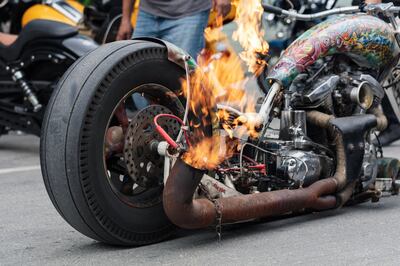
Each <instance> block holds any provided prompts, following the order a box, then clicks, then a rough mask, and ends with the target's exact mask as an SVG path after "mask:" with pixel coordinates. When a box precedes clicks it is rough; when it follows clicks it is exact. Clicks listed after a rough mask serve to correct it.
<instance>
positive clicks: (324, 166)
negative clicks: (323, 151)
mask: <svg viewBox="0 0 400 266" xmlns="http://www.w3.org/2000/svg"><path fill="white" fill-rule="evenodd" d="M277 170H278V173H281V175H282V176H283V177H286V178H288V179H290V180H292V181H294V184H295V186H299V187H302V186H309V185H311V184H312V183H314V182H316V181H317V180H319V179H321V178H324V177H329V175H330V174H331V173H332V172H333V171H334V162H333V160H332V159H331V158H329V157H328V156H325V155H320V154H316V153H314V152H312V151H302V150H286V151H283V152H282V153H281V154H280V155H279V156H278V165H277Z"/></svg>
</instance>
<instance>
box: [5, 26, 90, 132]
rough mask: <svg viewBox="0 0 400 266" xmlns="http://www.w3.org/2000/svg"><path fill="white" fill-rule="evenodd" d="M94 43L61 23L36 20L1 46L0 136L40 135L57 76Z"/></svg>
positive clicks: (58, 77) (74, 29)
mask: <svg viewBox="0 0 400 266" xmlns="http://www.w3.org/2000/svg"><path fill="white" fill-rule="evenodd" d="M96 47H97V44H96V43H95V42H94V41H93V40H91V39H90V38H87V37H85V36H82V35H80V34H78V31H77V29H76V28H74V27H71V26H68V25H66V24H63V23H58V22H53V21H47V20H35V21H32V22H30V23H29V24H28V25H27V26H26V27H25V28H23V29H22V31H21V32H20V34H19V36H18V38H17V40H16V41H15V42H14V43H12V44H11V45H9V46H5V45H1V44H0V135H1V134H6V133H7V132H8V131H9V130H21V131H23V132H25V133H29V134H34V135H38V136H39V135H40V128H41V124H42V119H43V114H44V111H45V107H46V105H47V103H48V101H49V99H50V96H51V94H52V92H53V90H54V88H55V87H56V85H57V82H58V80H59V79H60V77H61V76H62V75H63V74H64V73H65V72H66V71H67V69H68V68H69V67H70V66H71V65H72V64H73V63H74V62H75V61H77V59H78V58H79V57H81V56H83V55H84V54H86V53H88V52H89V51H91V50H93V49H95V48H96Z"/></svg>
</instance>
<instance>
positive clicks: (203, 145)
mask: <svg viewBox="0 0 400 266" xmlns="http://www.w3.org/2000/svg"><path fill="white" fill-rule="evenodd" d="M264 9H265V10H266V11H268V12H273V13H275V14H277V15H281V16H288V17H294V18H296V19H297V20H311V19H316V18H325V17H328V16H330V15H339V16H335V17H333V18H331V19H327V20H325V21H324V22H322V23H320V24H318V25H316V26H315V27H313V28H311V29H310V30H308V31H306V32H305V33H304V34H303V35H301V36H300V37H299V38H298V39H297V40H296V41H295V42H293V43H292V45H291V46H290V47H289V48H288V49H287V50H286V51H285V52H284V54H283V55H282V57H281V58H280V59H279V60H278V62H277V63H276V64H275V65H274V66H272V67H270V68H269V70H268V73H267V75H266V77H267V78H266V83H267V84H268V85H269V90H268V93H267V94H266V95H264V97H263V99H262V101H261V102H260V104H259V102H258V101H257V97H254V96H252V95H251V94H249V93H246V92H245V91H244V90H243V89H242V88H243V87H244V83H245V82H246V78H245V76H244V74H243V71H242V70H241V64H240V62H237V61H236V59H235V58H236V57H230V56H225V55H224V54H215V55H211V56H208V57H200V58H199V59H198V65H196V63H195V62H194V60H193V59H191V58H190V57H189V56H187V55H186V53H185V52H184V51H182V50H180V49H179V48H177V47H176V46H174V45H172V44H170V43H167V42H164V41H162V40H157V39H148V38H143V39H136V40H133V41H123V42H115V43H111V44H108V45H105V46H103V47H101V48H99V49H97V50H96V51H94V52H92V53H90V54H89V55H87V56H86V57H84V58H83V59H82V61H81V62H80V63H78V64H75V65H74V66H73V67H72V68H71V70H70V71H69V72H68V74H66V75H65V76H64V77H63V79H62V80H61V82H60V84H61V85H60V86H59V87H58V89H57V91H56V93H55V94H54V97H52V100H51V103H50V108H48V111H47V114H46V119H45V121H46V122H45V125H44V129H43V136H42V140H41V165H42V172H43V175H44V182H45V185H46V188H47V191H48V194H49V196H50V198H51V200H52V202H53V204H54V206H55V207H56V209H57V210H58V212H59V213H60V214H61V215H62V217H63V218H64V219H65V220H66V221H67V222H68V223H69V224H70V225H72V226H73V227H74V228H76V229H77V230H78V231H79V232H81V233H83V234H85V235H86V236H89V237H91V238H93V239H96V240H98V241H103V242H106V243H110V244H117V245H142V244H148V243H153V242H157V241H161V240H164V239H166V238H167V237H169V236H170V235H171V234H172V233H173V231H174V229H175V228H176V227H179V228H189V229H193V228H204V227H208V226H216V227H217V231H218V232H220V229H221V225H223V224H227V223H237V222H245V221H252V220H257V219H260V218H263V217H270V216H276V215H281V214H288V213H293V212H296V213H297V212H313V211H322V210H328V209H334V208H338V207H341V206H343V205H345V204H352V203H360V202H365V201H377V200H379V198H380V197H381V196H382V195H384V194H388V195H391V194H396V193H398V189H399V180H398V172H399V171H398V163H399V162H398V161H397V160H395V159H388V158H382V157H381V155H380V153H379V151H380V150H379V147H375V146H374V145H373V143H372V142H371V138H372V136H373V134H374V132H375V130H383V129H384V128H385V127H386V126H387V119H386V117H385V116H384V114H383V113H382V111H381V109H380V101H381V99H382V98H383V97H384V95H385V90H384V88H383V85H382V84H383V83H384V82H385V80H386V79H387V76H388V75H389V74H390V73H391V72H392V71H393V69H395V67H396V65H397V63H398V59H399V55H400V53H399V51H400V49H399V44H400V37H399V35H398V33H397V24H396V21H395V19H394V14H397V13H398V12H399V11H400V7H395V6H393V5H392V4H381V5H367V6H365V7H363V8H359V7H344V8H336V9H332V10H329V11H324V12H320V13H315V14H309V15H306V14H297V13H294V12H290V11H286V10H282V9H280V8H276V7H273V6H270V5H265V4H264V5H261V4H260V2H259V1H256V0H254V1H241V2H240V3H239V4H238V6H237V14H236V15H237V18H236V22H237V24H238V29H237V31H236V32H235V33H234V35H233V37H234V38H235V39H236V40H238V41H239V43H240V44H241V45H242V46H243V47H244V48H245V49H244V52H242V53H241V54H240V57H241V58H242V59H243V60H244V61H245V62H246V63H247V66H248V69H249V70H250V71H252V72H253V73H255V74H259V73H260V72H261V71H265V70H264V67H265V64H266V63H265V61H263V58H265V57H264V55H265V54H266V53H267V51H268V44H267V43H266V42H265V41H264V39H263V32H262V31H261V30H260V28H259V27H258V25H259V23H260V21H261V17H262V14H263V12H264ZM381 18H386V19H388V20H389V21H390V23H387V22H385V21H384V20H382V19H381ZM209 34H210V35H212V34H211V33H209ZM398 81H399V80H398V79H396V80H394V81H393V82H391V83H393V84H394V83H397V82H398ZM389 85H391V84H389ZM385 86H387V85H385ZM135 93H136V94H138V95H140V96H141V97H144V98H145V99H146V101H147V105H146V106H144V107H141V108H140V107H137V106H135V104H134V101H133V100H132V95H133V94H135ZM276 121H279V127H278V129H276V128H275V129H274V124H276Z"/></svg>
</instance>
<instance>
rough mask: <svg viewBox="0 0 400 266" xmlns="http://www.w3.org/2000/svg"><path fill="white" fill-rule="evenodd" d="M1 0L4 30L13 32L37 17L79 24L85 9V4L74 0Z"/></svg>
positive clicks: (0, 19) (0, 11) (0, 8)
mask: <svg viewBox="0 0 400 266" xmlns="http://www.w3.org/2000/svg"><path fill="white" fill-rule="evenodd" d="M0 2H1V3H0V24H2V31H3V32H9V33H12V34H18V33H19V32H20V31H21V29H22V28H23V27H24V26H26V25H27V24H28V23H29V22H31V21H32V20H37V19H47V20H53V21H58V22H62V23H65V24H69V25H71V26H79V23H81V20H82V13H83V10H84V6H83V5H82V4H80V3H79V2H77V1H74V0H66V1H64V0H47V1H41V0H31V1H20V0H2V1H0ZM6 28H7V29H8V30H7V31H6Z"/></svg>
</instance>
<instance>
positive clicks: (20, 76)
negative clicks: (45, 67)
mask: <svg viewBox="0 0 400 266" xmlns="http://www.w3.org/2000/svg"><path fill="white" fill-rule="evenodd" d="M11 73H12V79H13V80H14V81H15V82H16V83H17V84H18V85H19V86H20V87H21V88H22V91H23V92H24V95H25V96H26V97H27V98H28V101H29V102H30V103H31V104H32V106H33V111H34V112H38V111H40V109H42V107H43V106H42V105H41V104H40V102H39V100H38V98H37V96H36V94H35V93H34V92H33V91H32V89H31V87H30V86H29V84H28V82H27V81H26V80H25V78H24V73H23V72H22V71H21V70H18V69H13V70H11Z"/></svg>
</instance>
